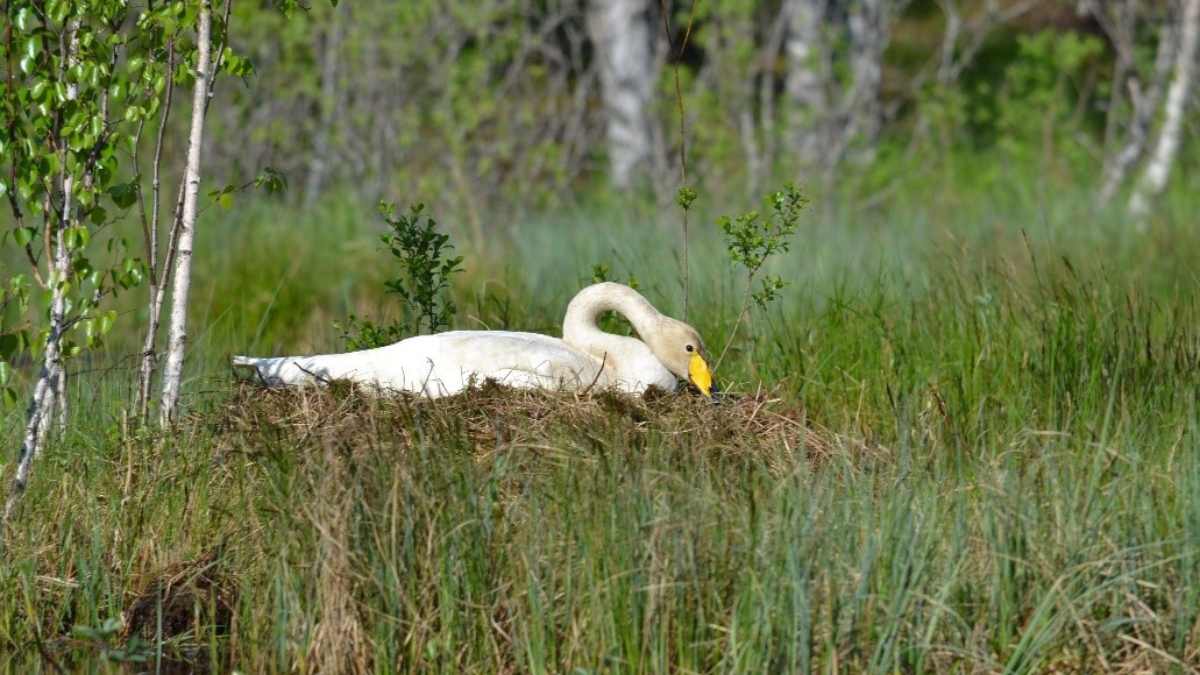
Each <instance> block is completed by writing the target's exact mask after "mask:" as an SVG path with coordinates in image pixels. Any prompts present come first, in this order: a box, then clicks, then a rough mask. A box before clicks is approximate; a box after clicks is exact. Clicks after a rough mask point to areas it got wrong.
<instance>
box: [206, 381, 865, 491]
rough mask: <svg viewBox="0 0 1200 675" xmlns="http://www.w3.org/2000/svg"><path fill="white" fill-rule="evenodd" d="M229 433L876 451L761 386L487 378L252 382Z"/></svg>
mask: <svg viewBox="0 0 1200 675" xmlns="http://www.w3.org/2000/svg"><path fill="white" fill-rule="evenodd" d="M218 419H219V420H220V421H219V427H220V430H221V431H222V432H224V433H227V434H228V433H232V434H237V435H246V434H254V433H259V432H262V431H263V430H268V429H269V430H271V432H272V433H283V434H285V435H286V436H288V437H289V438H290V439H292V440H293V441H295V442H297V445H303V444H304V443H305V442H306V441H320V442H321V443H320V444H322V445H325V444H327V443H328V442H334V443H336V444H338V445H343V444H347V443H350V444H354V445H359V446H363V445H365V446H370V445H373V444H375V443H377V442H378V441H379V439H380V438H399V439H400V440H401V442H403V443H404V444H406V445H412V444H415V443H418V442H422V441H424V442H429V441H430V440H434V441H437V440H438V439H446V438H451V437H453V438H456V439H459V440H460V441H461V439H463V438H465V439H467V441H468V443H469V445H470V449H471V451H472V452H473V453H475V454H476V455H477V456H479V457H481V458H483V457H486V456H488V455H491V454H492V453H495V452H497V451H498V450H500V449H503V448H511V447H514V446H527V447H539V446H545V445H553V444H554V443H555V441H556V440H557V439H562V438H564V437H580V436H583V437H588V436H592V435H596V434H600V433H604V434H607V435H609V436H610V437H611V436H612V435H613V434H616V435H618V436H619V437H621V438H622V439H624V440H627V441H628V443H629V445H630V446H631V447H644V446H645V444H646V442H647V441H649V440H651V439H652V438H653V439H657V440H659V441H660V442H664V443H666V444H669V445H680V446H686V447H688V448H690V449H693V450H694V451H696V452H703V453H720V454H724V455H730V454H732V455H736V456H739V457H743V458H748V459H755V458H756V459H760V460H762V461H765V462H766V463H768V464H769V465H770V466H771V467H772V468H774V469H779V470H786V469H788V468H790V467H792V466H794V464H795V463H796V462H797V461H808V462H819V461H821V460H824V459H826V458H828V457H830V456H832V455H833V454H835V453H839V452H847V451H849V452H852V453H855V454H860V453H864V452H869V453H871V454H877V453H878V452H879V451H880V449H879V448H871V447H868V446H867V445H866V444H865V443H863V442H862V441H860V440H856V439H851V438H849V437H847V436H843V435H840V434H835V433H833V432H831V431H829V430H827V429H822V428H819V427H817V426H816V425H814V424H812V423H811V422H810V421H809V420H808V419H807V416H806V415H805V411H804V408H803V406H802V405H800V404H797V403H789V402H787V401H786V399H784V398H783V397H780V396H777V395H773V394H772V392H768V391H765V390H762V389H760V390H759V391H758V392H756V393H755V394H753V395H725V396H724V397H722V398H721V399H720V400H719V401H718V402H716V403H714V402H712V401H710V400H708V399H705V398H702V397H700V396H698V395H693V394H691V393H687V394H673V393H666V392H662V391H659V390H651V391H650V392H647V393H646V394H645V395H644V396H630V395H625V394H619V393H614V392H595V393H588V394H576V393H558V392H547V391H540V390H529V389H514V388H511V387H507V386H504V385H500V384H497V383H495V382H490V381H489V382H487V383H484V384H483V385H481V386H478V387H475V388H472V389H470V390H468V391H466V392H463V393H461V394H458V395H456V396H450V397H444V398H439V399H433V400H431V399H426V398H423V397H418V396H412V395H406V394H402V395H397V396H390V397H378V396H376V395H373V394H372V393H371V392H370V391H368V390H364V389H360V388H357V387H354V386H350V385H340V384H336V385H334V386H332V387H329V388H315V387H306V388H283V389H266V388H263V387H260V386H257V385H254V384H250V383H244V384H242V385H241V386H240V388H239V389H238V390H237V392H236V394H235V395H234V396H233V397H232V398H231V399H230V401H229V402H228V403H227V405H226V407H225V409H224V411H223V414H221V415H219V416H218Z"/></svg>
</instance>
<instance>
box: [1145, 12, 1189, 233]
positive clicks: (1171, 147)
mask: <svg viewBox="0 0 1200 675" xmlns="http://www.w3.org/2000/svg"><path fill="white" fill-rule="evenodd" d="M1179 31H1180V35H1179V50H1178V51H1177V52H1176V53H1175V74H1174V76H1173V78H1172V80H1171V87H1170V89H1169V90H1168V91H1167V100H1166V102H1165V103H1164V106H1163V107H1164V111H1163V124H1162V128H1161V130H1160V131H1159V136H1158V144H1157V145H1156V146H1155V148H1154V151H1153V153H1152V154H1151V155H1150V160H1149V161H1148V162H1147V164H1146V170H1145V173H1143V174H1142V178H1141V181H1139V183H1138V185H1137V188H1135V189H1134V192H1133V196H1132V197H1131V198H1130V200H1129V214H1130V215H1131V216H1133V217H1134V219H1135V220H1136V222H1137V227H1138V228H1139V229H1144V228H1145V226H1146V223H1145V219H1146V216H1147V215H1149V213H1150V200H1151V199H1152V198H1154V197H1156V196H1158V195H1159V194H1160V193H1161V192H1162V191H1163V188H1165V187H1166V185H1167V179H1168V178H1170V175H1171V166H1172V165H1173V164H1174V163H1175V155H1176V153H1178V151H1179V142H1180V137H1181V136H1182V133H1183V114H1184V111H1185V110H1186V108H1187V104H1188V97H1189V96H1190V95H1191V88H1192V80H1193V79H1194V78H1195V71H1196V45H1197V42H1198V38H1200V36H1198V35H1197V33H1200V0H1184V3H1183V20H1182V22H1181V23H1180V25H1179Z"/></svg>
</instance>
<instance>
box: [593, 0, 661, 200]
mask: <svg viewBox="0 0 1200 675" xmlns="http://www.w3.org/2000/svg"><path fill="white" fill-rule="evenodd" d="M651 15H652V6H651V5H650V3H649V2H648V0H594V1H593V2H592V3H591V6H590V7H589V8H588V15H587V26H588V32H589V34H590V36H591V40H592V45H593V47H594V49H595V54H596V60H597V63H598V66H599V71H600V90H601V96H602V97H603V100H604V114H605V127H606V134H607V141H608V158H609V164H610V165H611V167H612V182H613V184H614V185H615V186H617V187H618V188H628V187H630V186H631V185H632V184H633V183H634V181H635V180H636V178H637V177H638V174H639V172H644V171H646V169H647V168H648V166H649V164H650V161H651V157H652V152H653V137H652V133H651V132H652V126H651V125H652V122H651V111H650V103H651V98H652V96H653V94H654V83H655V81H656V80H657V76H658V73H657V72H656V70H657V69H656V68H655V67H654V63H655V59H654V54H653V49H652V39H653V36H654V30H653V27H652V26H651Z"/></svg>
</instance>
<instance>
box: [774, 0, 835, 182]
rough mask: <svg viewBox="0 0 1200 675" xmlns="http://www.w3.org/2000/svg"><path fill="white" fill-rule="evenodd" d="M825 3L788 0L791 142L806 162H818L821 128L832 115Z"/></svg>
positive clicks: (822, 140) (790, 144)
mask: <svg viewBox="0 0 1200 675" xmlns="http://www.w3.org/2000/svg"><path fill="white" fill-rule="evenodd" d="M826 4H827V0H787V13H788V33H787V41H786V45H785V50H786V53H787V63H788V74H787V80H786V82H785V85H784V86H785V88H786V91H787V97H788V99H789V100H790V102H791V111H790V113H789V114H788V116H787V119H788V139H789V141H788V145H789V146H791V149H792V151H793V152H795V153H797V154H798V155H799V157H800V160H801V161H802V162H804V163H805V164H812V163H815V162H816V161H817V159H818V158H819V157H820V155H821V150H822V147H823V146H824V135H825V133H824V130H823V129H822V127H823V123H824V122H825V121H826V119H827V117H828V115H829V99H828V84H829V83H828V76H829V63H828V56H829V55H828V50H827V49H826V48H825V40H824V39H823V38H824V35H823V31H824V28H823V25H824V22H825V13H826Z"/></svg>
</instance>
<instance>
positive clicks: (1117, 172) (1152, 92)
mask: <svg viewBox="0 0 1200 675" xmlns="http://www.w3.org/2000/svg"><path fill="white" fill-rule="evenodd" d="M1177 33H1178V30H1177V29H1176V27H1175V26H1174V25H1173V24H1172V23H1171V22H1170V21H1167V22H1166V23H1164V25H1163V27H1162V30H1161V31H1160V32H1159V39H1158V52H1157V54H1156V56H1155V57H1154V72H1153V73H1152V74H1151V78H1152V80H1151V81H1150V86H1149V87H1148V88H1146V89H1143V88H1142V86H1141V85H1140V84H1139V82H1138V79H1137V78H1136V77H1133V78H1131V79H1130V80H1129V100H1130V103H1132V104H1133V119H1131V120H1130V121H1129V129H1128V131H1126V134H1125V143H1124V145H1122V146H1121V149H1120V151H1118V152H1116V153H1114V154H1112V155H1111V156H1109V157H1108V158H1106V160H1105V166H1104V181H1103V184H1102V185H1101V186H1100V204H1102V205H1104V204H1107V203H1108V202H1110V201H1112V198H1113V197H1114V196H1116V194H1117V190H1119V189H1120V187H1121V184H1122V183H1124V182H1125V176H1126V175H1127V174H1128V173H1129V169H1130V167H1132V166H1133V165H1134V164H1135V163H1136V162H1137V161H1138V159H1140V158H1141V157H1142V154H1143V153H1144V152H1145V150H1146V142H1147V141H1148V140H1149V138H1150V126H1151V125H1152V124H1153V122H1154V113H1155V112H1157V111H1158V104H1159V101H1161V100H1162V91H1163V88H1164V86H1165V85H1166V81H1167V78H1168V77H1170V74H1171V64H1172V60H1173V59H1174V57H1175V52H1176V45H1177V44H1178V41H1179V40H1178V38H1179V36H1178V34H1177ZM1119 84H1120V83H1115V84H1114V85H1113V86H1114V87H1117V86H1119Z"/></svg>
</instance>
